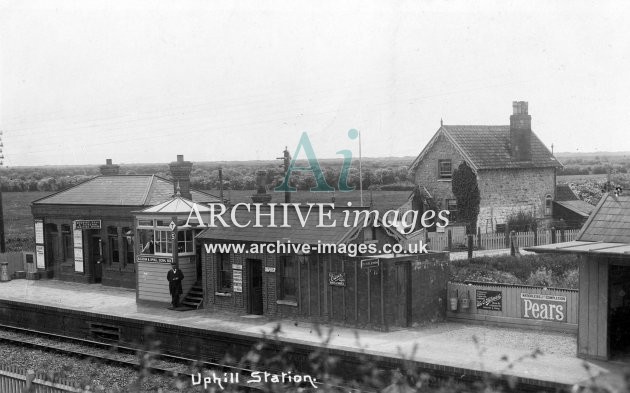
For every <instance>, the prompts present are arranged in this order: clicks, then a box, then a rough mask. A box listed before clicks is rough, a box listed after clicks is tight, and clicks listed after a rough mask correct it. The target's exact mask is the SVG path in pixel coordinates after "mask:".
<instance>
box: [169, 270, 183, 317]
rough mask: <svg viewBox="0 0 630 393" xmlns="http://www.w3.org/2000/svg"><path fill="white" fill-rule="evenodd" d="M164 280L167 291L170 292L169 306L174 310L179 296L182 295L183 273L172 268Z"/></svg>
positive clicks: (177, 305) (177, 304)
mask: <svg viewBox="0 0 630 393" xmlns="http://www.w3.org/2000/svg"><path fill="white" fill-rule="evenodd" d="M166 279H167V280H168V289H169V291H170V292H171V298H172V301H171V304H172V305H173V307H174V308H176V307H179V295H181V294H182V293H183V292H182V280H183V279H184V273H182V271H181V270H179V269H177V268H175V267H174V268H173V269H171V270H169V271H168V274H167V275H166Z"/></svg>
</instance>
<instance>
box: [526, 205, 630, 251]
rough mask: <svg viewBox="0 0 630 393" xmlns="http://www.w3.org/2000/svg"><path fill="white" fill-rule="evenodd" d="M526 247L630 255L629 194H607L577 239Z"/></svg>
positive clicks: (537, 249)
mask: <svg viewBox="0 0 630 393" xmlns="http://www.w3.org/2000/svg"><path fill="white" fill-rule="evenodd" d="M526 250H527V251H534V252H563V253H574V254H585V253H588V254H599V255H624V256H630V196H627V195H620V196H615V195H614V194H610V193H608V194H604V196H603V197H602V199H601V200H600V201H599V203H598V204H597V206H596V207H595V209H594V210H593V213H591V215H590V216H589V218H588V220H587V221H586V223H584V226H582V229H581V230H580V233H578V235H577V237H576V239H575V241H573V242H565V243H558V244H548V245H544V246H536V247H529V248H526Z"/></svg>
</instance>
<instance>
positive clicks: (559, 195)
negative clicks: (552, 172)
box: [555, 184, 580, 201]
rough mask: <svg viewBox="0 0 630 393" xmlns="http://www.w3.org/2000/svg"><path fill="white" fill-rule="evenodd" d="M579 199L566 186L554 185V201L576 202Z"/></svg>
mask: <svg viewBox="0 0 630 393" xmlns="http://www.w3.org/2000/svg"><path fill="white" fill-rule="evenodd" d="M579 199H580V198H578V197H577V195H575V193H574V192H573V190H572V189H571V187H570V186H569V185H568V184H556V197H555V200H556V201H576V200H579Z"/></svg>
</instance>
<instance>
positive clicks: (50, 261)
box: [45, 224, 61, 278]
mask: <svg viewBox="0 0 630 393" xmlns="http://www.w3.org/2000/svg"><path fill="white" fill-rule="evenodd" d="M45 235H46V246H45V254H46V269H47V270H48V271H49V274H52V276H49V277H53V278H54V277H56V278H59V275H60V273H61V272H60V271H59V269H61V266H60V265H59V264H57V263H55V258H56V257H57V254H58V250H59V231H58V230H57V225H55V224H46V230H45Z"/></svg>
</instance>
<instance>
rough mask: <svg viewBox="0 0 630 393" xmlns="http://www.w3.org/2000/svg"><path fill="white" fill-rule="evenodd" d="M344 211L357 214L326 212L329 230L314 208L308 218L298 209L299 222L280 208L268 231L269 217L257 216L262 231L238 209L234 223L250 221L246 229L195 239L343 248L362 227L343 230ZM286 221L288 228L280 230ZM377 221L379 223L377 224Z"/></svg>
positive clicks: (292, 212)
mask: <svg viewBox="0 0 630 393" xmlns="http://www.w3.org/2000/svg"><path fill="white" fill-rule="evenodd" d="M344 210H348V211H350V212H352V211H358V210H359V209H340V208H337V209H328V208H326V209H325V213H326V214H327V213H328V212H329V211H330V218H328V217H324V219H323V220H324V221H323V223H324V224H326V225H328V224H331V223H332V222H333V221H335V222H336V225H334V226H332V227H322V226H319V220H320V217H319V211H318V209H317V207H313V209H312V211H311V212H310V214H307V213H308V206H306V205H300V212H301V215H302V220H304V224H302V221H301V220H300V216H299V215H298V212H297V211H296V210H295V209H293V208H290V209H287V214H286V217H285V214H284V212H283V209H282V207H281V206H276V207H275V210H274V223H275V224H276V225H277V226H276V227H269V224H270V222H271V221H270V217H269V216H267V215H261V216H260V225H261V226H262V227H254V223H255V222H256V217H255V211H254V209H252V210H251V211H249V212H248V211H247V210H245V209H238V210H237V212H236V218H237V221H238V222H239V223H240V224H241V225H244V224H245V223H247V222H248V221H251V223H250V224H249V225H247V226H246V227H244V228H239V227H236V226H234V225H232V226H229V227H223V226H218V227H216V228H208V229H206V230H204V231H203V232H201V233H200V234H199V235H197V238H200V239H207V240H222V241H245V242H256V243H275V242H277V241H281V242H282V241H287V240H290V241H291V243H294V244H295V243H300V244H317V242H318V241H321V242H322V243H328V244H342V243H348V242H350V241H351V240H353V239H354V238H356V237H357V236H358V234H359V232H360V231H361V230H362V229H363V228H364V226H362V225H360V226H356V227H355V226H351V227H345V226H344V218H345V214H344ZM266 212H267V213H268V212H269V211H268V210H267V211H266ZM285 219H286V224H287V226H283V224H284V222H285V221H284V220H285ZM348 221H349V222H351V223H353V222H354V213H351V214H350V219H349V220H348ZM379 221H380V220H379ZM371 223H372V220H371V221H370V223H369V225H371ZM381 223H382V222H381ZM384 230H385V231H386V232H387V233H388V234H389V235H390V236H392V237H394V238H395V239H397V240H402V239H403V238H404V236H403V235H401V234H399V233H398V232H397V231H396V229H395V228H384Z"/></svg>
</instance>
